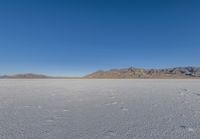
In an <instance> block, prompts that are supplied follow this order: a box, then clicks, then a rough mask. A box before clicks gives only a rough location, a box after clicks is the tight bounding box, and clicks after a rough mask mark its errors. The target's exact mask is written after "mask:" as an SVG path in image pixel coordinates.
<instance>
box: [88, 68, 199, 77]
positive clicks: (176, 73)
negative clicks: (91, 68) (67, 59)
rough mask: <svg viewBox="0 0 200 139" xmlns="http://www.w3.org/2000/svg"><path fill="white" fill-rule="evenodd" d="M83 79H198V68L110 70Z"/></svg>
mask: <svg viewBox="0 0 200 139" xmlns="http://www.w3.org/2000/svg"><path fill="white" fill-rule="evenodd" d="M85 78H97V79H98V78H111V79H134V78H135V79H137V78H138V79H140V78H149V79H151V78H163V79H165V78H200V68H198V67H176V68H167V69H142V68H133V67H130V68H127V69H112V70H109V71H97V72H94V73H92V74H89V75H87V76H85Z"/></svg>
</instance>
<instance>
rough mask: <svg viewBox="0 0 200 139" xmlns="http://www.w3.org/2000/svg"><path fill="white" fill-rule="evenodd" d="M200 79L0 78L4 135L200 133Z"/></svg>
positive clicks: (127, 138) (164, 137) (125, 137)
mask: <svg viewBox="0 0 200 139" xmlns="http://www.w3.org/2000/svg"><path fill="white" fill-rule="evenodd" d="M199 138H200V80H164V79H163V80H92V79H91V80H86V79H82V80H81V79H70V80H67V79H41V80H38V79H32V80H27V79H21V80H20V79H19V80H18V79H16V80H14V79H7V80H4V79H2V80H0V139H199Z"/></svg>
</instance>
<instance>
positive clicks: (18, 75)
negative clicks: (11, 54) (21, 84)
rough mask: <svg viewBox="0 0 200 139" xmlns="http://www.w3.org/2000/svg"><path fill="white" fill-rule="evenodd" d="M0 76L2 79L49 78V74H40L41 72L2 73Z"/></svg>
mask: <svg viewBox="0 0 200 139" xmlns="http://www.w3.org/2000/svg"><path fill="white" fill-rule="evenodd" d="M0 78H3V79H20V78H22V79H26V78H27V79H40V78H51V77H50V76H46V75H42V74H33V73H26V74H16V75H2V76H0Z"/></svg>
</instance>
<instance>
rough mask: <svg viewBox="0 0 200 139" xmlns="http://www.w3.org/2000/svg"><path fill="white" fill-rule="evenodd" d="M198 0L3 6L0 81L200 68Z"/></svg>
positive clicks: (63, 0) (46, 1)
mask: <svg viewBox="0 0 200 139" xmlns="http://www.w3.org/2000/svg"><path fill="white" fill-rule="evenodd" d="M199 7H200V1H198V0H1V1H0V75H1V74H15V73H24V72H25V73H27V72H33V73H43V74H50V75H64V76H80V75H84V74H87V73H90V72H93V71H96V70H99V69H110V68H124V67H130V66H134V67H143V68H165V67H174V66H175V67H176V66H200V61H199V60H200V8H199Z"/></svg>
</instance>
